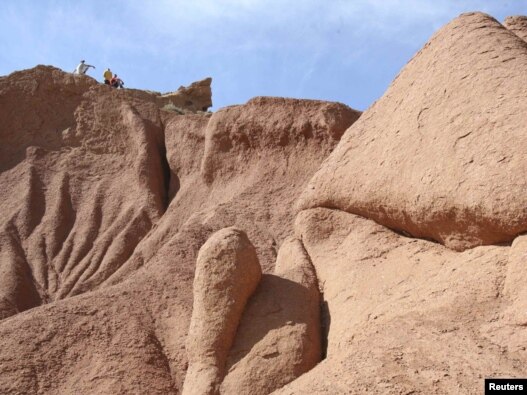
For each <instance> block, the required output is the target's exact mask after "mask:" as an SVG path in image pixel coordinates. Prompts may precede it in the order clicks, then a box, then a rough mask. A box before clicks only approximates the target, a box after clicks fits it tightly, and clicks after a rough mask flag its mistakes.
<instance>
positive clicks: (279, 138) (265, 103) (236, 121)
mask: <svg viewBox="0 0 527 395" xmlns="http://www.w3.org/2000/svg"><path fill="white" fill-rule="evenodd" d="M359 115H360V113H359V112H358V111H355V110H352V109H351V108H349V107H347V106H345V105H344V104H340V103H331V102H322V101H317V100H298V99H286V98H277V97H276V98H274V97H257V98H254V99H251V100H250V101H249V102H247V104H245V105H242V106H231V107H227V108H223V109H221V110H219V111H217V112H216V113H214V115H213V116H212V117H211V119H210V122H209V124H208V127H207V132H206V139H205V154H204V156H203V161H202V165H201V172H202V175H203V177H204V179H205V180H206V181H207V182H209V183H210V182H212V181H213V180H214V179H216V178H223V179H225V178H232V177H235V176H236V175H237V174H239V172H240V164H245V166H247V164H249V163H252V162H254V161H256V160H258V159H262V160H265V158H263V157H262V153H263V152H269V151H271V152H275V153H280V152H282V153H283V152H287V151H290V150H293V149H295V150H299V149H302V148H305V147H307V146H309V145H313V144H312V143H311V142H312V141H316V143H317V144H316V145H317V147H318V150H319V152H320V150H321V149H322V152H324V151H325V149H331V148H332V145H333V144H332V143H333V142H336V141H338V140H339V139H340V136H341V135H342V133H344V131H345V130H346V128H347V127H348V126H349V125H351V124H352V123H353V122H355V121H356V120H357V119H358V117H359ZM324 148H325V149H324ZM305 160H306V161H307V158H306V159H305Z"/></svg>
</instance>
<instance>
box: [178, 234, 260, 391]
mask: <svg viewBox="0 0 527 395" xmlns="http://www.w3.org/2000/svg"><path fill="white" fill-rule="evenodd" d="M261 276H262V269H261V267H260V263H259V262H258V257H257V256H256V250H255V249H254V246H253V245H252V244H251V242H250V241H249V239H248V238H247V235H246V234H245V233H244V232H243V231H241V230H239V229H236V228H226V229H222V230H220V231H218V232H216V233H215V234H214V235H212V236H211V237H210V239H209V240H207V242H206V243H205V244H204V245H203V247H201V249H200V251H199V254H198V261H197V264H196V272H195V275H194V287H193V288H194V293H193V294H194V303H193V305H192V318H191V319H190V329H189V333H188V336H187V354H188V358H189V366H188V370H187V375H186V377H185V386H184V387H183V394H197V395H199V394H207V395H214V394H218V393H219V386H220V383H221V381H222V380H223V377H224V376H225V364H226V362H227V355H228V353H229V350H230V348H231V345H232V342H233V341H234V336H235V334H236V330H237V328H238V323H239V322H240V318H241V316H242V313H243V310H244V308H245V305H246V303H247V300H248V299H249V297H250V296H251V295H252V294H253V292H254V290H255V289H256V287H257V285H258V283H259V282H260V278H261Z"/></svg>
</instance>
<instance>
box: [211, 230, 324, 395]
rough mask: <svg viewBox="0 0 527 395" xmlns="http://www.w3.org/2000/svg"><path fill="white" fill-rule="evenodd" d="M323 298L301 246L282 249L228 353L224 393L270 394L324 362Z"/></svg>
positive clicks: (290, 241)
mask: <svg viewBox="0 0 527 395" xmlns="http://www.w3.org/2000/svg"><path fill="white" fill-rule="evenodd" d="M320 341H321V335H320V294H319V290H318V283H317V278H316V274H315V271H314V269H313V266H312V265H311V262H310V261H309V257H308V256H307V253H306V252H305V250H304V248H303V246H302V243H301V242H300V241H299V240H296V239H287V240H286V241H284V243H283V244H282V246H281V248H280V251H279V252H278V257H277V261H276V267H275V273H274V275H271V274H266V275H264V276H263V278H262V282H261V283H260V286H259V288H258V290H257V291H256V293H255V294H254V296H253V297H252V298H251V299H250V301H249V303H248V305H247V309H246V311H245V312H244V314H243V318H242V321H241V323H240V327H239V328H238V333H237V335H236V340H235V342H234V344H233V347H232V349H231V351H230V354H229V360H228V365H229V371H228V373H227V376H226V377H225V380H224V381H223V383H222V386H221V393H222V394H240V395H241V394H254V395H259V394H262V395H263V394H270V393H271V392H273V391H274V390H276V389H278V388H281V387H283V386H284V385H285V384H287V383H289V382H291V381H293V380H294V379H296V378H297V377H299V376H300V375H302V374H303V373H305V372H307V371H309V370H310V369H312V368H313V367H314V366H315V365H316V364H317V363H318V362H319V361H320V358H321V345H320Z"/></svg>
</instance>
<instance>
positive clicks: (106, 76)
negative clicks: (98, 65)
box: [102, 68, 112, 85]
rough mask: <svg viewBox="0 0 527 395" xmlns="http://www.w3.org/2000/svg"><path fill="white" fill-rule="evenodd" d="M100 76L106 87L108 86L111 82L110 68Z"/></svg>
mask: <svg viewBox="0 0 527 395" xmlns="http://www.w3.org/2000/svg"><path fill="white" fill-rule="evenodd" d="M102 76H103V78H104V83H105V84H106V85H110V81H111V80H112V71H111V70H110V68H107V69H106V70H104V73H103V75H102Z"/></svg>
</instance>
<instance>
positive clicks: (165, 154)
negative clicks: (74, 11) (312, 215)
mask: <svg viewBox="0 0 527 395" xmlns="http://www.w3.org/2000/svg"><path fill="white" fill-rule="evenodd" d="M0 87H1V91H2V95H1V96H0V100H1V101H2V106H0V113H1V114H2V121H1V122H0V125H2V126H0V135H1V136H2V142H1V144H0V149H1V150H3V151H2V156H0V166H1V167H2V173H1V175H0V177H1V182H2V188H0V195H1V198H2V199H1V200H0V207H1V210H2V211H1V213H2V216H1V217H0V218H2V220H3V219H4V218H5V219H6V220H9V219H10V218H11V217H13V216H15V217H16V218H15V219H16V222H15V225H17V226H18V225H19V224H20V226H19V228H17V229H19V231H18V230H17V232H14V231H11V232H7V233H6V232H4V233H3V236H2V237H1V238H0V243H2V244H1V248H0V257H1V261H0V262H1V263H0V272H1V274H0V275H1V277H0V287H1V290H0V291H1V292H2V297H4V295H8V302H6V301H5V299H2V301H1V302H0V303H3V304H4V306H6V310H7V314H9V315H10V314H13V313H15V312H19V311H21V310H25V309H26V308H29V307H33V306H35V305H40V304H43V303H44V304H45V305H44V306H40V307H37V308H33V309H30V310H28V311H26V312H23V313H18V314H16V315H14V316H11V317H9V318H7V319H4V320H2V321H0V339H1V341H2V347H0V392H1V393H2V394H4V393H5V394H19V393H24V394H36V393H50V394H61V393H62V394H70V393H151V394H155V393H158V394H169V393H180V392H181V389H182V385H183V380H184V377H185V373H186V368H187V364H188V361H187V357H186V351H185V339H186V335H187V331H188V328H189V323H190V317H191V312H192V281H193V277H194V266H195V262H196V258H197V253H198V250H199V248H200V247H201V246H202V245H203V243H205V242H206V240H207V239H208V238H209V237H210V236H211V235H212V234H213V233H214V232H215V231H218V230H220V229H222V228H225V227H226V226H238V227H240V228H243V229H245V230H246V231H247V234H248V235H249V237H250V239H251V241H252V243H253V244H254V245H255V247H256V249H257V251H258V257H259V259H260V263H261V264H262V268H264V269H265V271H267V272H268V273H270V272H272V271H273V268H274V264H275V260H276V254H277V250H278V247H279V246H280V245H281V244H282V242H283V241H284V240H285V238H286V237H287V236H289V235H291V234H292V222H293V219H294V212H293V209H292V207H293V202H294V200H295V199H296V197H297V196H298V194H299V192H300V191H301V190H302V189H303V188H304V187H305V186H306V184H307V181H308V179H309V177H311V175H312V174H313V172H314V171H315V170H316V168H317V167H318V166H319V164H320V163H321V161H322V160H323V159H324V158H325V157H326V156H327V155H328V154H329V152H330V151H331V149H332V148H333V147H334V146H335V144H336V143H337V142H338V137H336V136H339V133H342V131H343V130H344V129H346V128H347V126H349V125H345V126H342V130H341V131H339V130H334V129H333V128H332V126H331V124H329V123H328V127H326V128H325V129H324V131H323V134H321V135H319V136H318V138H312V137H313V136H309V135H308V136H304V135H302V136H297V135H296V133H299V131H298V130H296V129H287V127H288V124H286V123H284V124H283V125H282V126H280V127H277V125H274V124H272V123H269V122H268V121H267V120H266V119H265V118H264V117H257V113H258V111H264V112H266V113H270V112H272V111H282V114H283V115H284V117H288V118H293V117H294V116H295V113H294V112H293V111H300V112H302V111H303V110H302V109H303V108H305V107H310V108H313V107H312V102H311V101H296V103H297V105H296V106H295V107H290V111H289V112H288V111H285V112H284V111H283V107H282V106H281V99H265V100H264V101H265V105H264V104H262V105H261V106H258V107H255V106H253V105H244V106H240V107H241V108H240V110H239V111H240V112H243V111H244V110H243V108H246V111H247V112H251V111H252V114H253V115H252V116H250V117H248V121H247V128H246V133H248V134H250V133H257V132H259V131H261V130H264V131H265V132H266V133H267V134H268V135H271V134H272V133H276V134H279V135H287V133H290V137H289V141H291V144H289V145H285V146H281V149H280V150H276V149H273V146H272V145H269V146H267V145H259V146H258V147H254V148H251V147H244V150H245V152H246V154H247V155H248V156H251V157H253V159H254V160H252V161H248V162H247V161H245V158H243V157H240V158H238V157H236V156H233V157H231V158H230V160H232V162H231V163H229V164H228V165H229V166H235V167H236V168H237V171H238V173H237V177H233V178H231V177H229V175H228V174H226V175H225V176H220V175H218V177H216V178H215V179H214V182H213V183H207V182H205V180H204V179H203V177H202V174H201V169H200V168H201V163H202V160H203V155H204V151H205V141H206V139H207V137H206V136H207V135H208V134H209V133H212V134H218V133H216V132H215V131H214V129H210V128H207V125H208V123H209V120H210V118H209V117H207V116H202V115H195V114H188V115H178V114H177V113H174V112H168V111H162V110H160V109H159V105H158V103H156V99H155V97H156V95H155V94H151V93H148V92H142V91H136V90H130V89H125V90H123V91H116V90H110V89H108V88H107V87H105V86H100V85H97V84H96V83H95V81H93V80H92V79H91V78H89V77H85V76H77V77H73V76H71V75H69V74H66V73H62V72H61V71H60V70H57V69H54V68H47V67H37V68H35V69H31V70H26V71H24V72H20V73H14V74H12V75H10V76H7V77H1V79H0ZM38 87H40V88H38ZM63 94H64V96H65V98H63V97H62V95H63ZM24 103H28V105H27V106H26V107H25V104H24ZM326 105H327V103H324V102H319V106H320V107H321V108H323V107H325V106H326ZM18 109H22V110H23V112H22V113H19V112H18ZM59 109H60V111H59ZM348 111H351V110H349V109H348ZM34 114H35V116H38V117H39V119H33V118H32V116H33V115H34ZM13 115H16V116H13ZM136 115H137V117H136ZM357 115H358V113H357ZM214 116H215V117H216V118H218V117H219V118H220V120H221V117H222V116H223V115H222V111H219V112H218V114H214ZM311 116H312V117H318V112H317V111H313V112H312V115H311ZM251 119H257V120H258V121H257V122H250V121H249V120H251ZM4 120H5V122H4ZM226 120H227V119H226ZM308 121H309V119H308ZM352 121H353V119H350V123H351V122H352ZM142 123H144V124H145V125H146V130H147V132H155V133H153V136H155V137H156V139H157V137H159V138H160V142H159V145H158V143H157V141H158V140H156V139H155V140H154V141H153V142H152V141H150V142H149V141H146V142H144V140H141V139H142V138H143V137H141V136H142V135H143V133H144V130H145V129H143V128H142V127H141V124H142ZM3 125H8V126H9V128H4V127H3ZM42 125H44V126H45V127H42ZM47 125H49V127H48V126H47ZM157 128H159V129H157ZM57 130H58V131H59V133H58V134H57ZM228 130H229V129H228V128H226V129H224V131H225V133H226V134H227V133H228ZM11 132H12V133H11ZM46 133H47V134H46ZM147 135H152V134H147ZM54 139H55V140H54ZM142 141H143V142H144V143H143V142H142ZM4 142H5V144H4ZM28 147H29V155H28V156H27V158H26V148H28ZM149 147H150V148H152V149H153V148H156V149H157V148H159V151H158V152H159V155H158V156H157V157H158V158H159V159H160V160H161V162H162V163H163V162H164V165H163V166H161V169H160V168H157V170H156V174H157V175H156V174H150V175H149V176H148V177H147V178H148V179H149V180H150V181H152V180H156V179H157V180H160V181H161V180H162V181H163V183H162V184H163V190H162V193H161V195H156V194H155V193H153V192H152V193H151V192H150V191H153V190H154V189H155V188H154V189H152V188H153V187H152V186H151V187H149V186H148V185H146V186H145V184H143V183H141V182H140V180H141V179H142V178H141V177H143V176H144V175H147V174H149V173H144V172H139V175H138V173H135V170H134V163H137V166H138V165H139V164H142V163H145V162H144V157H143V156H142V155H141V152H150V154H148V155H147V156H148V158H150V159H153V158H156V154H155V151H154V152H152V151H147V148H148V149H150V148H149ZM234 149H235V150H240V148H238V147H234ZM301 159H302V160H301ZM30 160H31V161H33V162H31V163H37V164H38V166H37V165H35V164H32V167H33V168H34V169H35V170H36V171H33V170H26V168H28V167H29V163H30ZM37 160H38V161H37ZM146 163H149V162H148V161H147V162H146ZM57 169H62V171H63V172H65V173H67V174H68V176H69V179H68V180H69V181H67V182H66V181H65V180H64V179H63V178H61V176H60V174H59V173H58V172H56V171H55V170H57ZM151 169H155V167H152V168H151ZM113 171H115V173H113V175H112V172H113ZM108 173H110V174H108ZM35 175H38V176H39V177H40V182H38V181H39V179H38V178H37V177H35ZM110 175H111V177H110ZM258 175H260V177H258ZM132 176H133V177H132ZM139 176H141V177H139ZM32 177H33V178H32ZM138 178H139V180H138ZM33 179H35V180H36V181H31V180H33ZM30 182H32V183H33V184H34V187H32V188H33V189H34V190H36V191H39V193H30V192H31V191H30V188H29V185H30ZM99 183H100V184H101V185H100V186H99V188H98V189H96V186H97V185H99ZM64 185H66V186H68V185H71V186H74V188H73V187H71V186H70V188H69V192H68V189H67V188H65V187H64ZM141 188H142V189H141ZM61 191H63V192H61ZM136 191H140V192H138V193H139V196H138V195H137V194H136ZM94 192H95V195H94ZM68 194H69V195H71V205H72V207H73V208H75V210H76V214H75V217H73V216H71V215H70V213H71V210H69V211H68V210H67V208H68V207H69V203H68V201H70V199H68V196H69V195H68ZM43 196H44V197H43ZM62 196H64V197H62ZM94 196H95V198H94ZM105 196H108V199H106V198H105ZM156 196H161V197H163V198H162V199H161V198H160V199H157V198H156ZM61 199H62V200H61ZM62 201H64V202H66V203H64V204H62V203H60V202H62ZM156 202H164V203H163V204H161V206H160V209H158V203H156ZM43 203H45V205H44V204H43ZM166 205H168V207H167V206H166ZM99 206H100V208H101V209H100V210H99V211H97V210H96V209H95V208H96V207H99ZM137 207H139V208H140V209H141V210H146V211H147V213H152V214H151V215H152V219H153V220H152V223H151V224H149V225H148V226H147V227H144V228H140V227H138V226H137V223H134V222H130V221H127V220H126V218H125V217H124V216H123V221H121V222H119V221H116V220H117V216H118V215H119V213H120V212H123V211H124V212H128V211H130V210H131V209H132V210H133V209H134V208H137ZM119 210H121V211H119ZM126 210H128V211H126ZM42 212H49V214H45V215H44V216H42V214H41V213H42ZM52 212H53V213H60V215H59V214H57V216H54V215H52ZM81 213H84V214H82V215H81ZM99 213H100V220H101V225H100V226H101V228H100V230H99V228H97V224H98V222H97V221H95V219H97V218H99V217H98V215H99ZM15 214H16V215H15ZM92 214H93V215H92ZM94 214H97V215H94ZM161 214H162V215H161ZM154 215H155V216H154ZM0 221H1V220H0ZM60 221H63V222H66V223H67V224H71V223H74V228H75V229H77V230H76V231H75V232H72V231H70V230H69V229H70V228H69V227H65V228H64V227H62V228H61V227H59V226H56V224H57V223H59V222H60ZM54 224H55V225H54ZM108 227H110V228H108ZM32 229H33V230H32ZM105 229H110V230H106V231H104V232H103V230H105ZM143 230H144V232H145V233H144V234H143V235H141V234H140V232H142V231H143ZM55 231H56V233H54V232H55ZM128 231H130V232H132V233H127V232H128ZM86 235H88V236H89V237H96V238H97V237H101V238H102V237H103V236H104V238H105V239H104V240H109V241H110V246H111V245H112V243H113V244H116V247H118V246H125V247H126V249H127V250H126V251H130V256H129V257H128V258H127V259H126V256H123V255H119V254H113V252H114V251H119V249H114V248H113V247H112V248H108V250H107V251H106V253H103V252H104V251H105V250H103V249H100V247H98V245H99V244H97V243H94V244H91V243H90V241H91V240H92V239H87V237H88V236H86ZM121 235H122V238H121ZM37 236H38V237H37ZM83 236H84V237H83ZM26 237H27V238H26ZM62 238H64V239H65V240H71V244H72V248H73V250H77V249H78V250H79V251H80V252H81V254H78V255H71V254H70V255H69V259H70V260H71V261H72V262H71V263H70V267H71V270H73V271H75V272H76V274H77V275H79V276H80V277H79V278H80V279H84V278H87V280H88V281H80V282H79V285H83V286H82V287H77V288H76V292H75V293H77V291H78V292H79V293H82V294H80V295H77V296H76V297H75V298H69V297H67V296H69V295H68V294H67V293H65V294H64V297H63V298H62V300H60V301H54V300H41V299H40V295H41V294H40V291H41V289H40V288H38V287H34V286H33V285H35V284H37V283H36V282H35V281H34V279H33V276H34V273H38V270H40V269H38V266H36V265H35V266H34V267H35V268H37V270H35V272H32V271H31V270H28V268H27V266H25V265H26V262H27V263H28V265H33V264H34V263H35V262H37V263H38V264H39V265H41V266H42V272H44V273H46V272H45V270H47V271H48V272H50V275H49V276H50V278H51V276H52V275H54V274H53V271H52V270H51V271H50V270H49V269H50V268H51V267H52V265H53V260H54V259H56V258H54V256H55V255H53V253H48V252H45V254H44V255H43V257H42V258H41V259H40V260H38V261H35V260H34V259H33V257H34V256H38V255H37V254H33V253H31V255H29V254H28V251H32V250H36V251H42V250H44V251H48V250H49V251H55V250H54V249H50V247H46V246H51V245H53V246H56V245H65V244H64V243H62V244H60V240H62ZM55 240H59V241H57V242H55ZM123 240H124V243H122V241H123ZM68 243H70V242H69V241H68ZM101 246H103V245H102V244H101ZM54 248H55V247H54ZM92 250H96V251H99V252H98V254H95V251H93V252H92ZM46 254H47V255H46ZM28 256H31V257H32V258H31V260H30V261H28V260H27V259H26V257H28ZM75 256H77V257H80V258H79V259H81V260H82V259H84V260H85V261H88V259H87V258H83V257H84V256H95V257H98V259H102V258H104V259H103V261H99V262H113V263H112V266H111V270H102V269H104V267H108V266H103V265H101V266H99V268H101V270H100V273H99V269H96V268H97V263H95V264H94V265H91V266H90V265H86V266H84V267H81V266H78V265H79V263H78V262H79V261H78V260H77V261H74V258H75ZM112 256H113V257H119V260H117V259H115V260H111V259H110V258H111V257H112ZM45 257H46V258H45ZM75 259H77V258H75ZM6 262H7V263H9V265H5V263H6ZM75 262H77V263H75ZM116 263H118V264H116ZM114 264H115V265H114ZM93 269H96V270H95V274H94V275H93V277H91V278H92V279H97V282H95V281H93V280H90V278H89V275H90V273H91V272H90V271H91V270H93ZM5 273H7V275H5ZM57 277H58V278H59V279H60V280H61V281H62V279H63V278H66V277H67V276H65V275H64V274H62V273H58V276H57ZM104 278H105V280H103V279H104ZM66 279H67V278H66ZM12 280H14V281H12ZM99 281H101V282H99ZM97 284H98V285H97ZM83 292H84V293H83ZM43 294H44V293H43ZM13 303H14V307H13ZM288 374H289V373H288Z"/></svg>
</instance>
